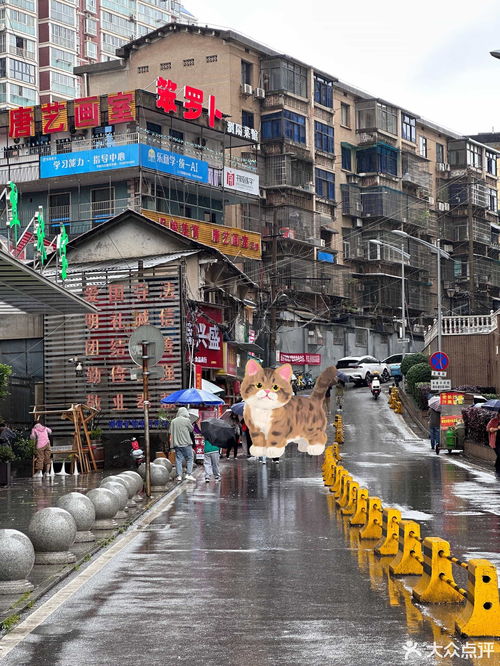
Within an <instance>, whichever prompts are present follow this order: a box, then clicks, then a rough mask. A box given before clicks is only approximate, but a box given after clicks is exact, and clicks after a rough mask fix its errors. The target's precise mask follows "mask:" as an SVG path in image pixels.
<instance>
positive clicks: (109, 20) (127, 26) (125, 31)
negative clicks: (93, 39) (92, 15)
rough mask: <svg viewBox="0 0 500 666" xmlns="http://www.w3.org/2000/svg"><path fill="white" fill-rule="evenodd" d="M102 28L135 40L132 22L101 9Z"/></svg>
mask: <svg viewBox="0 0 500 666" xmlns="http://www.w3.org/2000/svg"><path fill="white" fill-rule="evenodd" d="M101 28H103V29H104V30H109V31H110V32H116V33H118V34H119V35H121V36H122V37H126V38H127V39H133V35H132V33H133V31H134V28H133V26H132V24H131V23H130V21H129V20H128V19H126V18H124V17H123V16H117V15H116V14H112V13H111V12H107V11H105V10H103V9H101Z"/></svg>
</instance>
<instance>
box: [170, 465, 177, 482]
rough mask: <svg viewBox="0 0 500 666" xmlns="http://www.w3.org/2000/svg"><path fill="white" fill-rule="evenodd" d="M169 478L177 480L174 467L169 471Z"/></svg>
mask: <svg viewBox="0 0 500 666" xmlns="http://www.w3.org/2000/svg"><path fill="white" fill-rule="evenodd" d="M170 478H171V479H172V480H174V479H176V478H177V470H176V469H175V467H172V469H171V470H170Z"/></svg>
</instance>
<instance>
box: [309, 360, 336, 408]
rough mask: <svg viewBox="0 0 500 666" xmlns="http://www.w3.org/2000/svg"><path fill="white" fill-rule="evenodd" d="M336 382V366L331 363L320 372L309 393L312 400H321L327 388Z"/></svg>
mask: <svg viewBox="0 0 500 666" xmlns="http://www.w3.org/2000/svg"><path fill="white" fill-rule="evenodd" d="M336 382H337V368H336V367H335V366H333V365H331V366H330V367H329V368H327V369H326V370H323V372H322V373H321V374H320V376H319V377H318V379H317V380H316V383H315V385H314V390H313V392H312V393H311V398H312V399H313V400H323V399H324V397H325V394H326V392H327V391H328V388H329V387H330V386H331V385H332V384H335V383H336Z"/></svg>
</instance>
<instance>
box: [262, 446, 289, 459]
mask: <svg viewBox="0 0 500 666" xmlns="http://www.w3.org/2000/svg"><path fill="white" fill-rule="evenodd" d="M284 453H285V447H284V446H283V447H282V448H281V449H279V448H278V447H277V446H268V447H267V449H266V453H265V454H264V455H265V456H267V457H268V458H281V456H282V455H283V454H284Z"/></svg>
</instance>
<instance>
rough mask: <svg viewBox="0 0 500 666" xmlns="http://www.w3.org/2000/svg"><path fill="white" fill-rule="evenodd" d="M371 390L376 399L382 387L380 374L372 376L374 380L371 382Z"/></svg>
mask: <svg viewBox="0 0 500 666" xmlns="http://www.w3.org/2000/svg"><path fill="white" fill-rule="evenodd" d="M370 390H371V392H372V396H373V397H374V399H375V400H377V398H378V397H379V395H380V393H381V391H382V388H381V386H380V377H379V376H378V375H375V376H374V377H372V381H371V384H370Z"/></svg>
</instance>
